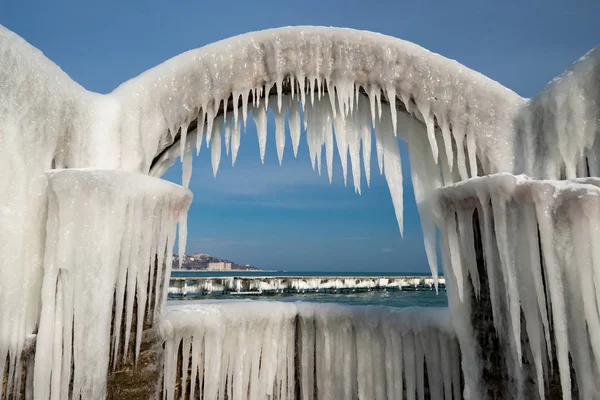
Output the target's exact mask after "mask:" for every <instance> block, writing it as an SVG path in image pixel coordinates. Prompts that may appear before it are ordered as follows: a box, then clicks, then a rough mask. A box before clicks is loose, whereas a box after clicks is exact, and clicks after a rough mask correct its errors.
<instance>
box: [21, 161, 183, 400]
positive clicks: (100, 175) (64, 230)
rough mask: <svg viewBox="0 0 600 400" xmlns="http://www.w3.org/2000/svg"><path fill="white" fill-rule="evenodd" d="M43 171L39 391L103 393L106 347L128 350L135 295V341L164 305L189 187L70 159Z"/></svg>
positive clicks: (110, 351) (61, 395)
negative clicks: (80, 165) (67, 165)
mask: <svg viewBox="0 0 600 400" xmlns="http://www.w3.org/2000/svg"><path fill="white" fill-rule="evenodd" d="M46 176H47V179H48V198H49V201H48V222H47V236H46V250H45V258H44V278H43V286H42V311H41V318H40V326H39V333H38V339H37V351H36V358H35V372H34V382H33V385H34V393H35V397H36V398H40V399H48V398H50V399H66V398H75V399H79V398H83V399H98V398H104V397H106V377H107V371H108V367H109V361H110V360H111V356H112V357H113V362H115V361H116V360H117V358H118V357H119V356H122V354H125V353H126V352H127V346H128V343H129V332H130V328H131V321H132V319H133V315H132V314H133V309H134V301H135V302H136V304H137V310H138V311H137V319H136V320H137V326H136V327H135V328H134V331H135V332H136V338H137V340H136V345H137V346H138V348H137V349H136V350H138V351H139V343H140V338H141V329H142V326H143V321H144V319H145V316H146V314H147V313H149V314H153V315H155V316H156V315H157V312H160V311H161V310H162V308H163V306H164V303H165V298H166V290H167V287H168V277H169V275H170V268H171V260H172V257H171V254H172V249H173V244H174V239H175V233H176V231H175V229H176V226H177V223H178V221H179V220H180V219H181V218H182V217H185V215H186V213H187V209H188V207H189V204H190V202H191V199H192V195H191V193H190V192H189V191H188V190H187V189H183V188H182V187H179V186H177V185H174V184H172V183H169V182H166V181H162V180H160V179H157V178H151V177H148V176H145V175H140V174H136V173H130V172H124V171H118V170H93V169H69V170H57V171H51V172H48V173H47V174H46ZM155 269H156V270H155ZM154 277H156V278H154ZM113 307H114V317H113V315H112V311H113ZM122 320H123V323H124V324H125V329H124V330H122V329H121V321H122ZM111 325H112V335H111ZM122 331H124V332H125V337H124V338H121V337H120V336H121V332H122ZM72 365H75V366H79V367H77V368H75V369H73V370H72ZM72 371H73V374H72ZM71 384H72V386H70V385H71Z"/></svg>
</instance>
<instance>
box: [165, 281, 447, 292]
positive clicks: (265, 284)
mask: <svg viewBox="0 0 600 400" xmlns="http://www.w3.org/2000/svg"><path fill="white" fill-rule="evenodd" d="M438 281H439V282H438V283H439V284H441V285H445V284H446V281H445V279H444V278H441V279H439V280H438ZM434 287H435V281H434V279H433V278H426V277H397V278H395V277H389V278H372V277H355V278H351V277H314V278H306V277H287V278H270V277H263V278H261V277H252V278H233V277H232V278H204V277H202V278H189V279H187V278H175V279H173V278H171V281H170V283H169V294H170V295H180V296H186V295H188V294H211V293H214V294H217V293H227V292H229V293H231V292H234V293H240V292H248V291H249V292H264V293H284V292H285V293H305V292H319V291H325V292H327V291H335V292H337V291H342V292H344V291H346V292H348V291H352V292H354V291H357V290H358V291H360V290H371V289H379V290H387V289H390V290H405V289H408V290H411V289H413V290H414V289H425V290H431V289H433V288H434Z"/></svg>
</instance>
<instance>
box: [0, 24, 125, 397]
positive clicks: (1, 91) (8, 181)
mask: <svg viewBox="0 0 600 400" xmlns="http://www.w3.org/2000/svg"><path fill="white" fill-rule="evenodd" d="M118 113H119V105H118V102H117V101H116V100H115V99H111V98H109V97H106V96H101V95H99V94H94V93H90V92H88V91H86V90H85V89H84V88H82V87H81V86H80V85H78V84H77V83H75V82H73V81H72V80H71V79H70V78H69V77H68V76H67V75H66V74H65V73H64V72H63V71H61V69H60V68H58V67H57V66H56V65H55V64H54V63H52V62H51V61H50V60H48V59H47V58H46V57H44V55H43V54H42V53H41V52H40V51H39V50H37V49H35V48H33V47H32V46H30V45H29V44H27V43H26V42H25V41H24V40H23V39H21V38H20V37H19V36H17V35H16V34H14V33H12V32H10V31H8V30H7V29H5V28H4V27H2V26H0V170H2V171H3V172H2V174H0V243H1V245H0V371H4V366H5V361H6V360H7V355H8V357H9V359H8V371H9V374H8V376H9V379H8V382H7V385H8V392H11V390H12V389H13V388H14V389H15V390H18V388H19V385H20V383H21V374H20V373H17V374H15V371H20V368H21V360H20V357H21V350H22V348H23V344H24V341H25V339H26V338H27V337H28V336H29V335H31V334H32V333H34V332H35V331H36V329H37V325H38V319H39V314H40V309H39V307H40V290H41V285H42V274H43V272H42V271H43V270H42V260H43V250H44V239H45V232H46V225H45V224H46V220H45V218H46V180H45V178H44V171H46V170H48V169H50V168H63V167H77V166H84V165H97V166H98V167H106V168H116V167H118V166H119V163H120V162H119V160H118V157H119V154H120V149H121V145H120V138H119V137H118V129H117V127H118V125H117V124H115V125H114V126H112V125H111V124H112V123H113V122H114V121H116V117H118ZM115 135H117V136H115ZM13 378H14V380H13ZM13 383H14V385H13Z"/></svg>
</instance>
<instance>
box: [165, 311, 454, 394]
mask: <svg viewBox="0 0 600 400" xmlns="http://www.w3.org/2000/svg"><path fill="white" fill-rule="evenodd" d="M161 326H162V329H163V331H164V335H165V337H166V338H167V339H166V344H165V349H166V358H165V359H166V360H167V362H166V363H165V365H164V387H165V388H166V390H165V391H164V393H163V398H165V399H168V400H170V399H174V398H175V397H176V396H179V397H180V398H182V399H187V398H189V399H192V398H195V397H194V396H200V397H202V396H204V398H211V399H224V398H225V396H227V398H229V399H232V400H235V399H240V400H242V399H244V400H245V399H266V398H271V399H278V400H282V399H294V398H296V397H295V396H296V390H298V391H299V398H300V399H313V400H314V399H332V400H335V399H349V398H355V397H357V398H359V399H371V400H377V399H390V400H391V399H394V400H401V399H403V398H408V399H415V398H417V397H415V396H418V398H422V396H423V395H424V394H425V390H424V389H425V382H424V381H423V380H422V379H421V380H417V377H416V376H415V374H414V371H415V370H416V369H417V366H418V365H421V366H423V365H426V368H427V371H428V386H429V390H430V393H431V395H432V396H434V397H433V398H436V399H452V398H453V396H455V398H459V396H457V394H458V393H459V391H460V375H458V374H455V373H453V372H454V371H456V370H458V369H459V368H460V367H459V363H460V358H459V357H458V350H457V347H458V343H457V342H456V339H455V337H454V335H453V328H452V323H451V318H450V314H449V313H448V311H447V310H445V309H438V308H403V309H399V308H396V309H395V308H387V307H373V306H354V307H347V306H340V305H333V304H318V305H316V304H312V303H291V302H285V303H282V302H270V301H269V302H266V301H219V302H207V301H201V302H192V301H185V302H176V303H175V305H170V306H169V305H168V306H167V311H166V313H165V314H164V318H163V321H162V325H161ZM180 346H181V350H180ZM178 359H179V360H181V364H182V369H181V371H180V370H178V369H177V363H178ZM190 367H191V376H190V378H191V382H192V383H191V385H190V386H189V390H188V389H187V384H186V378H187V376H188V371H189V368H190ZM177 379H182V381H181V385H176V380H177ZM403 381H405V382H406V387H405V388H404V387H403ZM177 386H179V387H180V388H183V389H180V391H181V392H180V393H176V392H175V390H176V389H175V388H176V387H177ZM296 386H298V387H296ZM198 388H199V390H200V391H201V393H197V392H196V391H197V390H198ZM404 396H406V397H404Z"/></svg>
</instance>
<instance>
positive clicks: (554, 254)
mask: <svg viewBox="0 0 600 400" xmlns="http://www.w3.org/2000/svg"><path fill="white" fill-rule="evenodd" d="M475 209H477V210H478V212H479V216H480V226H481V230H482V238H483V239H482V240H483V242H484V243H483V244H484V254H485V258H486V265H487V274H488V281H489V284H490V297H491V301H492V309H493V311H494V312H493V317H494V325H495V327H496V329H497V331H498V334H499V335H500V338H501V340H502V341H506V343H508V348H509V349H510V352H509V356H510V357H509V358H508V359H507V360H506V362H507V367H508V371H509V373H510V375H511V376H510V380H511V382H512V385H513V387H514V388H515V392H516V393H515V394H513V395H512V396H509V397H511V398H513V397H514V398H521V397H522V396H524V395H525V392H524V381H525V375H524V370H523V365H522V363H523V360H524V359H525V360H527V357H531V358H532V359H529V360H528V364H530V365H534V366H535V373H536V375H535V378H536V382H537V385H538V394H539V398H542V399H543V398H544V395H545V386H544V385H545V377H547V376H548V375H549V374H550V373H551V371H550V370H549V368H550V367H549V364H550V360H551V359H550V360H549V357H551V356H552V352H551V346H552V343H554V344H555V346H556V357H557V360H558V366H559V375H560V382H561V386H562V390H563V392H562V394H563V398H564V399H570V398H571V387H572V382H571V372H570V366H569V358H571V359H572V365H573V368H574V371H575V376H576V379H577V387H578V388H579V393H580V395H581V398H595V397H597V396H598V395H599V394H600V386H598V384H597V382H598V379H597V371H600V342H599V341H598V339H597V332H598V330H599V329H600V316H599V314H598V309H599V307H600V303H598V298H599V295H600V293H598V286H596V285H595V282H597V281H598V277H599V276H600V263H599V261H600V259H598V257H597V254H596V253H597V250H596V249H595V247H597V246H595V245H594V240H595V239H594V238H595V237H596V236H595V235H596V229H597V227H598V226H600V179H599V178H583V179H575V180H564V181H556V180H533V179H530V178H527V177H525V176H523V175H521V176H513V175H510V174H496V175H491V176H487V177H481V178H473V179H471V180H468V181H465V182H461V183H458V184H455V185H453V186H449V187H445V188H443V189H439V190H438V192H437V201H436V216H437V218H438V224H439V227H440V231H441V237H442V238H443V239H444V240H443V241H444V244H445V245H444V247H443V252H444V258H445V259H446V260H447V262H446V263H445V270H446V280H447V285H448V295H449V303H450V304H451V307H452V305H454V307H453V308H458V309H460V312H462V313H463V315H462V318H461V317H460V316H459V314H457V313H455V312H454V311H453V318H454V322H455V327H456V329H457V337H458V339H459V341H460V342H461V350H462V351H463V352H464V350H465V349H467V348H468V346H473V344H470V345H467V344H466V341H468V340H469V335H471V336H472V332H470V331H472V327H471V318H472V317H471V315H470V314H469V313H468V312H465V310H468V309H469V308H470V302H471V297H470V296H469V295H468V293H466V292H465V291H466V289H467V288H469V286H468V285H467V283H466V282H467V275H468V276H469V278H468V279H470V280H471V281H474V280H477V279H478V278H477V275H476V274H474V271H472V270H469V271H468V272H467V269H468V266H469V263H471V265H474V264H473V261H469V260H472V257H473V255H472V254H471V252H470V251H466V249H465V244H467V243H468V241H466V240H465V238H464V237H463V236H464V235H463V231H465V232H472V215H473V212H474V211H475ZM461 215H463V216H466V217H461ZM457 225H458V226H457ZM538 231H539V242H538ZM471 235H472V233H471ZM459 243H460V244H462V245H463V247H461V246H460V245H459ZM540 246H541V258H540ZM473 286H474V287H477V286H476V285H475V284H474V285H473ZM544 288H545V292H546V293H547V296H546V295H545V294H544ZM453 296H456V297H458V298H453ZM522 316H523V318H524V326H522ZM465 327H466V329H468V330H469V332H467V333H465V334H464V335H463V334H461V332H460V331H459V329H463V330H464V329H465ZM523 328H525V329H526V337H527V338H528V341H527V342H525V343H528V344H526V346H529V352H526V351H525V349H523V348H522V339H521V337H522V334H521V330H522V329H523ZM463 340H464V341H463ZM529 353H530V354H531V355H530V356H529V355H528V354H529ZM463 357H464V353H463ZM475 365H476V364H475ZM463 373H464V374H465V385H467V384H472V385H474V386H476V385H477V382H478V380H479V375H478V372H477V371H474V372H472V374H471V375H470V374H468V373H467V372H466V371H465V370H464V369H463ZM505 395H506V396H508V395H509V394H505Z"/></svg>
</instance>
